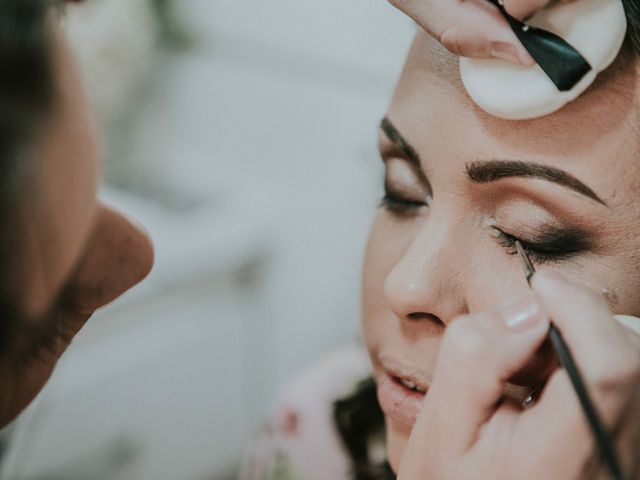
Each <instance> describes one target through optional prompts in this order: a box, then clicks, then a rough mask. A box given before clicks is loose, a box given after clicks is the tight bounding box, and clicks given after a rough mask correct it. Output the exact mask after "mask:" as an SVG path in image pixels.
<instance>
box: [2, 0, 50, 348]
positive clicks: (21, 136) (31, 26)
mask: <svg viewBox="0 0 640 480" xmlns="http://www.w3.org/2000/svg"><path fill="white" fill-rule="evenodd" d="M55 3H57V4H59V3H61V2H55ZM53 6H54V2H53V1H52V0H0V352H2V351H3V350H5V349H6V347H7V346H8V344H10V341H11V336H12V335H11V331H12V328H11V325H12V323H13V322H12V320H13V319H14V318H15V315H16V313H17V312H18V310H19V309H18V308H17V306H16V305H15V298H16V297H17V292H16V291H15V289H16V288H17V285H19V284H20V283H21V282H19V281H18V278H19V275H20V264H19V261H20V260H19V257H18V256H17V255H16V253H17V252H19V248H20V247H21V241H22V242H23V241H24V231H23V225H24V224H25V223H26V222H27V219H26V218H25V216H24V215H23V213H24V205H23V203H24V200H25V199H28V198H29V194H25V192H29V188H28V187H29V182H30V181H32V180H31V178H32V176H31V175H30V174H31V173H32V172H33V171H34V170H35V169H36V168H37V165H35V159H33V158H31V156H30V155H29V150H30V147H31V146H32V145H33V144H34V143H35V137H36V136H37V134H38V130H39V128H40V127H41V125H42V123H43V121H44V119H45V118H46V116H47V113H48V111H49V110H50V108H51V106H52V104H53V101H54V91H55V83H54V82H55V80H54V73H53V61H52V58H51V57H52V56H51V51H52V49H51V43H52V42H51V30H50V21H49V19H50V17H51V9H52V7H53Z"/></svg>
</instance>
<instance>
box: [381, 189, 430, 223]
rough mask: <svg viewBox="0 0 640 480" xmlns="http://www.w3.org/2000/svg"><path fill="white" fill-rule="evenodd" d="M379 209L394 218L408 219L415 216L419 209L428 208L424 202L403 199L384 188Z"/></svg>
mask: <svg viewBox="0 0 640 480" xmlns="http://www.w3.org/2000/svg"><path fill="white" fill-rule="evenodd" d="M380 207H382V208H384V209H385V210H386V211H387V212H389V213H390V214H391V215H393V216H394V217H398V218H409V217H412V216H414V215H416V214H417V211H418V210H419V209H420V208H422V207H428V205H427V204H426V203H425V202H418V201H416V200H410V199H408V198H403V197H402V196H400V195H397V194H395V193H393V192H391V191H390V190H389V189H387V188H386V187H385V193H384V197H383V198H382V201H381V202H380Z"/></svg>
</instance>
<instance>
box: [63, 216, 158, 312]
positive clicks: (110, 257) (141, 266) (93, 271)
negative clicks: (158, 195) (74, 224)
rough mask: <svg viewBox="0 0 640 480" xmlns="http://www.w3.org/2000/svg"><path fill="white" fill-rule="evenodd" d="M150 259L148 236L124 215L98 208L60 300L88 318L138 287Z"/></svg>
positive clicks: (148, 268)
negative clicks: (86, 239)
mask: <svg viewBox="0 0 640 480" xmlns="http://www.w3.org/2000/svg"><path fill="white" fill-rule="evenodd" d="M153 259H154V253H153V246H152V243H151V240H150V238H149V236H148V234H147V233H146V232H145V231H144V230H143V229H142V228H141V227H140V226H138V225H137V224H135V223H134V222H133V221H131V220H130V219H128V218H127V217H126V216H125V215H124V214H122V213H120V212H118V211H116V210H114V209H113V208H110V207H108V206H106V205H104V204H100V205H99V207H98V213H97V216H96V223H95V226H94V229H93V231H92V232H91V234H90V237H89V240H88V242H87V244H86V248H85V250H84V252H83V254H82V256H81V258H80V261H79V263H78V264H77V267H76V269H75V271H74V274H73V275H72V277H71V279H70V282H69V283H68V284H67V287H66V288H65V290H64V292H63V300H64V302H65V304H66V305H67V306H69V307H71V308H73V309H74V310H76V311H77V312H78V313H86V314H91V313H93V312H94V311H95V310H96V309H98V308H100V307H102V306H104V305H106V304H107V303H110V302H112V301H113V300H115V299H116V298H118V297H119V296H120V295H122V294H123V293H125V292H126V291H127V290H129V289H130V288H131V287H133V286H135V285H136V284H138V283H140V282H141V281H142V280H143V279H144V278H145V277H146V276H147V275H148V274H149V272H150V271H151V268H152V266H153Z"/></svg>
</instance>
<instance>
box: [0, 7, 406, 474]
mask: <svg viewBox="0 0 640 480" xmlns="http://www.w3.org/2000/svg"><path fill="white" fill-rule="evenodd" d="M65 23H66V29H67V31H68V34H69V37H70V39H71V42H72V44H73V46H74V49H75V50H76V52H77V54H78V57H79V61H80V64H81V68H82V70H83V73H84V75H85V77H86V81H87V84H88V89H89V92H90V96H91V98H92V100H93V102H94V104H95V107H96V110H97V112H98V115H99V117H100V119H101V121H102V124H103V126H104V133H103V143H104V151H105V159H104V167H103V168H104V174H105V183H104V187H103V193H102V196H103V197H104V198H105V200H106V201H108V202H110V203H113V204H115V205H116V206H118V207H120V208H122V209H123V210H125V211H127V212H129V213H130V214H131V215H132V216H133V217H135V218H137V219H138V220H139V221H140V222H141V223H143V224H144V225H145V226H146V227H147V228H148V230H149V231H150V233H151V236H152V237H153V240H154V243H155V246H156V255H157V262H156V266H155V268H154V271H153V272H152V274H151V276H150V277H149V279H148V280H147V281H146V282H145V283H144V284H143V285H141V286H140V287H138V288H136V289H134V291H132V292H131V293H129V294H128V295H126V296H125V297H123V298H122V299H121V300H119V301H118V302H117V303H116V304H114V305H112V306H110V307H108V308H106V309H104V310H103V311H101V312H99V314H97V315H96V316H95V317H94V318H93V319H92V321H91V322H90V324H89V325H88V327H87V328H86V329H85V330H84V331H83V332H82V333H81V334H80V336H79V337H78V339H77V341H76V342H75V343H74V345H73V346H72V348H71V349H70V350H69V352H68V354H67V355H66V356H65V357H64V359H63V361H62V362H61V364H60V366H59V368H58V369H57V370H56V372H55V374H54V377H53V379H52V381H51V383H50V384H49V385H48V386H47V388H45V390H44V391H43V392H42V394H41V395H40V397H39V398H38V400H37V401H36V402H35V403H34V404H33V405H32V406H31V407H30V408H29V410H28V411H27V412H25V414H23V415H22V416H21V417H20V418H19V419H18V421H17V422H16V423H15V424H14V425H13V426H12V427H11V428H12V432H11V441H10V444H9V446H8V450H7V451H6V453H5V457H4V461H3V467H2V468H3V471H2V478H8V479H11V480H27V479H28V480H63V479H64V480H107V479H108V480H125V479H126V480H164V479H167V480H177V479H179V480H204V479H208V480H217V479H227V478H234V476H235V474H236V472H237V468H238V465H239V463H240V460H241V456H242V452H243V449H244V448H245V447H246V445H247V443H248V442H249V441H250V439H251V437H252V435H253V433H254V432H255V431H256V429H257V428H258V426H259V424H260V420H261V418H262V417H263V416H264V415H265V412H267V410H268V408H269V406H270V402H271V401H272V399H273V397H274V395H275V394H276V393H277V392H278V390H279V389H281V388H282V387H283V386H284V385H285V384H286V382H287V378H289V377H290V376H291V375H292V374H294V373H295V372H296V371H299V370H300V369H301V368H304V367H305V366H306V365H308V364H310V363H311V362H314V361H316V360H317V359H318V358H321V357H322V356H323V355H327V354H328V353H329V352H331V351H333V350H335V349H337V348H340V347H341V346H344V345H346V344H349V343H353V342H358V341H359V318H358V317H359V284H360V263H361V257H362V254H363V250H364V245H365V241H366V235H367V229H368V227H369V224H370V222H371V219H372V217H373V214H374V211H375V208H376V206H377V203H378V202H379V199H380V197H381V195H382V164H381V162H380V160H379V159H378V155H377V153H376V142H377V125H378V122H379V120H380V118H381V116H382V115H383V113H384V112H385V108H386V105H387V103H388V102H389V99H390V95H391V93H392V91H393V86H394V83H395V81H396V79H397V76H398V74H399V72H400V69H401V66H402V63H403V59H404V55H405V53H406V51H407V48H408V46H409V43H410V40H411V37H412V35H413V31H414V30H413V26H412V24H411V23H410V22H409V21H408V20H407V19H405V18H404V17H403V16H401V15H400V14H399V13H397V12H396V11H395V10H394V9H393V8H392V7H390V6H389V5H388V4H387V2H386V1H384V0H377V1H371V0H323V1H321V2H318V1H311V0H272V1H269V2H266V1H264V0H86V2H85V3H84V4H78V5H73V6H71V7H70V8H69V12H68V15H67V18H66V19H65Z"/></svg>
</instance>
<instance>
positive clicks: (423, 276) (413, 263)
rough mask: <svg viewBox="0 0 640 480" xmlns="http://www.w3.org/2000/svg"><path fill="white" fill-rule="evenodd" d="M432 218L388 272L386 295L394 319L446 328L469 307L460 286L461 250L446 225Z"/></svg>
mask: <svg viewBox="0 0 640 480" xmlns="http://www.w3.org/2000/svg"><path fill="white" fill-rule="evenodd" d="M437 223H438V220H437V219H436V218H432V217H431V218H429V219H427V220H426V221H425V225H424V226H422V227H421V229H420V231H419V232H418V233H417V235H416V236H415V237H414V238H413V239H412V241H411V243H410V244H409V245H408V247H407V249H406V251H405V252H404V254H403V255H402V257H401V258H399V260H398V262H397V263H396V264H395V265H394V267H393V268H392V269H391V271H390V272H389V274H388V276H387V278H386V279H385V284H384V293H385V296H386V298H387V301H388V303H389V305H390V308H391V309H392V310H393V312H394V313H395V315H396V316H397V317H398V318H399V319H401V320H403V321H407V322H410V323H416V322H417V323H424V322H421V321H431V322H436V323H439V324H442V325H447V324H448V323H449V322H451V320H453V319H454V318H455V317H456V316H458V315H461V314H464V313H467V312H468V307H467V303H466V301H465V298H464V295H463V293H462V291H463V289H462V287H461V284H460V280H461V279H460V274H459V272H460V269H459V263H460V260H461V258H460V257H461V256H460V250H459V249H457V247H456V242H455V236H454V234H453V232H452V231H451V229H450V228H448V227H447V223H450V222H441V224H440V225H438V224H437Z"/></svg>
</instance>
